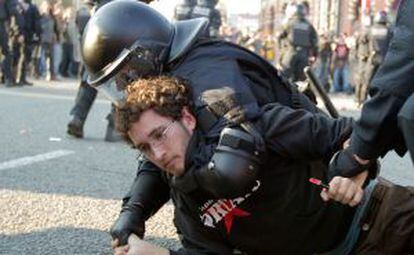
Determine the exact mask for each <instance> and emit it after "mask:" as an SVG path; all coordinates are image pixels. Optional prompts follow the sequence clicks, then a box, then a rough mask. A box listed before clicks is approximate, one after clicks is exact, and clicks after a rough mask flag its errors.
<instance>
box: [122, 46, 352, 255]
mask: <svg viewBox="0 0 414 255" xmlns="http://www.w3.org/2000/svg"><path fill="white" fill-rule="evenodd" d="M168 68H169V69H168V70H169V72H170V73H171V74H173V75H177V76H180V77H183V78H186V79H188V80H189V81H190V82H191V84H192V87H193V92H194V101H195V113H196V115H197V118H199V114H200V113H201V112H202V109H203V108H205V106H206V102H205V101H204V100H203V95H204V93H205V92H206V91H209V90H211V89H217V88H222V87H228V88H230V89H232V90H234V92H235V94H236V98H237V100H236V101H237V102H238V104H239V105H240V106H242V107H243V109H244V110H245V112H246V116H247V118H248V119H249V120H251V121H255V122H257V120H258V119H261V118H263V116H264V115H263V114H264V113H265V112H266V111H265V109H266V108H264V106H265V105H269V104H270V103H274V102H278V103H279V104H280V105H283V107H282V106H280V105H279V106H273V107H272V108H274V109H279V110H280V112H278V113H277V116H278V120H276V119H273V120H272V121H275V124H274V125H273V126H272V127H273V128H274V130H272V131H271V132H270V133H269V134H268V135H269V139H273V140H274V141H273V142H274V143H273V144H272V145H271V147H272V148H273V149H274V150H277V153H278V157H277V159H279V158H280V159H281V160H280V162H281V163H282V165H284V166H286V168H285V167H284V166H282V165H279V163H278V164H277V166H278V168H277V171H275V172H274V171H270V172H269V173H268V172H267V171H265V172H266V173H265V174H266V175H267V174H269V176H268V177H269V178H267V177H266V178H264V180H271V181H273V180H275V181H277V182H282V183H284V184H283V185H282V186H283V187H284V189H287V190H288V191H289V192H292V194H295V195H294V196H296V195H297V196H300V195H303V193H302V192H299V190H295V189H294V187H295V186H290V185H291V184H295V185H296V184H298V185H299V184H300V183H302V184H303V185H304V186H303V188H304V189H308V188H310V185H308V184H307V180H305V179H304V178H305V176H306V172H307V171H308V170H309V168H310V164H309V160H313V159H321V158H329V157H330V156H331V154H332V153H333V152H334V151H335V150H337V149H338V148H337V146H338V141H337V140H336V141H335V142H334V141H333V140H335V139H337V138H338V137H339V134H340V133H341V132H342V130H343V128H344V123H345V122H344V123H342V122H341V121H338V122H335V123H336V124H335V123H334V122H332V123H331V124H329V123H325V121H323V119H324V118H323V115H321V116H319V114H316V113H312V114H310V113H308V114H306V111H300V113H298V112H293V113H291V112H290V110H289V109H291V108H290V107H292V106H294V105H295V103H298V102H299V104H300V105H302V106H304V108H306V109H308V110H311V111H313V112H316V111H317V110H316V108H315V107H314V106H313V105H312V104H311V103H310V101H309V100H308V99H307V98H305V97H304V96H303V95H302V94H296V93H295V92H294V88H293V87H291V85H289V84H287V83H286V81H284V80H283V79H282V77H280V76H279V75H278V73H277V71H276V69H275V68H274V67H273V66H271V65H270V64H269V63H268V62H267V61H265V60H263V59H262V58H260V57H258V56H257V55H255V54H253V53H251V52H248V51H246V50H245V49H243V48H241V47H239V46H236V45H233V44H230V43H226V42H221V41H203V40H201V41H199V42H197V43H196V44H195V45H193V47H192V48H191V49H190V50H189V51H188V52H187V53H186V54H185V55H184V56H183V57H181V58H180V59H179V60H178V61H176V62H174V63H172V64H171V65H170V66H169V67H168ZM294 94H296V95H297V97H293V96H292V95H294ZM297 114H299V115H297ZM282 120H283V121H282ZM265 123H266V122H265ZM276 123H277V124H276ZM322 123H324V124H322ZM227 124H228V123H227V122H226V120H225V119H224V118H220V119H219V120H218V121H217V122H216V123H214V125H212V126H210V127H209V128H208V129H207V130H203V137H204V139H208V140H209V141H214V140H215V139H216V138H218V136H219V134H220V132H221V130H222V128H223V127H224V126H226V125H227ZM325 125H326V126H325ZM287 127H289V128H287ZM294 127H295V128H294ZM263 128H264V129H266V130H270V129H271V127H263ZM279 128H280V129H279ZM283 128H285V129H283ZM291 131H295V132H291ZM298 131H300V132H302V133H301V135H300V136H299V135H298V134H296V132H298ZM278 132H281V133H278ZM283 132H285V133H283ZM271 134H277V136H279V135H280V136H281V137H283V138H278V137H276V138H274V137H271ZM303 137H306V138H307V140H306V141H305V140H303V141H302V138H303ZM296 138H299V139H296ZM318 139H322V140H321V141H320V142H318V141H317V140H318ZM302 142H304V145H305V146H303V144H302ZM209 145H211V144H206V145H205V146H204V145H203V146H201V147H200V146H198V147H199V148H200V149H199V151H200V152H201V153H203V155H202V156H201V157H200V155H198V157H195V158H193V159H192V160H191V162H192V163H193V164H194V163H197V164H200V165H202V164H205V163H207V162H208V160H209V159H210V157H211V155H212V153H213V148H214V146H209ZM276 161H279V160H276ZM272 163H276V162H272ZM271 169H273V168H271ZM282 170H288V171H282ZM278 171H282V172H278ZM294 173H301V177H298V176H297V175H296V174H294ZM291 174H292V175H291ZM325 174H326V173H322V175H325ZM266 175H264V176H266ZM278 175H280V176H281V177H283V178H282V179H280V180H278V178H276V177H277V176H278ZM291 178H293V179H295V181H293V182H291V181H292V180H293V179H291ZM144 179H145V181H144ZM149 182H150V183H152V184H151V187H149V186H148V185H143V183H149ZM138 183H140V185H138ZM262 185H265V186H264V187H265V188H263V189H261V191H260V192H264V191H266V192H267V189H268V186H272V185H273V184H270V183H269V184H268V183H267V182H264V183H263V184H262ZM286 185H287V186H286ZM282 186H281V187H282ZM299 186H300V185H299ZM269 188H270V187H269ZM274 188H275V189H276V190H278V189H279V188H280V187H279V188H278V186H277V185H276V186H275V187H274ZM270 189H271V190H272V189H273V188H270ZM169 190H170V188H169V185H168V184H167V183H166V182H165V181H164V180H163V178H162V176H161V171H159V170H158V169H157V168H156V167H155V166H154V165H153V164H151V163H150V162H149V161H146V160H145V159H143V160H142V161H141V162H140V165H139V169H138V173H137V177H136V179H135V181H134V184H133V187H132V188H131V191H130V192H129V194H128V195H127V196H126V197H125V198H124V206H128V204H129V203H133V202H134V203H135V202H139V203H140V204H142V205H143V208H145V217H144V218H148V217H149V216H150V215H152V214H153V213H155V212H156V211H157V210H158V209H159V208H160V207H161V206H162V205H163V204H164V203H165V202H166V201H167V200H168V197H169V195H170V192H169ZM276 190H272V191H269V192H274V193H275V194H276ZM281 190H282V189H280V190H279V191H281ZM153 191H154V192H153ZM173 191H174V190H173ZM302 191H303V190H302ZM283 192H284V191H283ZM317 192H318V191H317ZM258 194H259V193H258ZM266 194H267V193H266ZM266 194H265V195H266ZM284 194H285V195H288V193H284ZM315 194H316V193H315ZM315 194H313V195H312V196H314V195H315ZM289 195H290V194H289ZM314 198H315V199H316V197H315V196H314ZM173 199H174V201H175V202H176V205H177V208H179V211H177V215H176V221H177V222H176V223H177V225H178V228H179V230H180V231H181V229H182V231H189V232H186V235H185V236H186V240H185V241H184V242H183V244H184V246H187V247H192V246H193V245H195V246H196V247H197V249H196V250H198V253H196V254H209V253H208V252H203V251H202V250H203V249H204V248H203V247H205V248H206V249H207V248H209V249H212V250H211V251H212V252H211V253H213V254H227V253H228V252H227V251H228V248H223V249H221V248H217V249H216V248H213V247H210V246H208V247H206V246H205V245H206V244H207V243H206V244H202V243H203V242H204V241H203V239H204V238H207V239H208V240H210V241H209V242H210V243H211V245H212V246H214V245H217V246H218V247H231V248H235V247H239V248H243V247H245V250H247V251H249V252H252V248H253V246H249V247H248V246H243V245H242V243H243V242H244V241H242V240H245V239H246V242H247V239H249V237H248V235H247V232H244V234H243V235H245V236H243V235H242V236H238V237H236V239H235V240H234V241H232V242H231V243H230V242H229V240H226V239H227V237H225V236H222V235H221V234H219V235H217V232H215V231H213V232H214V234H212V236H211V238H210V237H209V234H207V235H206V237H201V236H200V237H199V238H200V239H198V238H196V236H197V234H196V232H194V231H195V230H194V231H193V230H188V229H185V228H184V226H188V227H189V228H190V229H191V228H194V227H195V228H196V229H197V228H198V227H201V222H200V221H199V220H197V221H195V222H194V219H195V218H196V219H199V218H198V216H197V214H195V213H182V212H180V208H182V204H183V203H184V204H187V202H183V201H184V200H185V199H190V200H191V199H192V198H191V197H190V198H186V197H183V198H181V195H180V193H177V194H173ZM180 199H184V200H180ZM261 199H264V198H261ZM267 199H269V201H271V200H272V199H270V197H266V202H264V204H263V206H264V207H263V208H262V209H257V210H258V211H257V212H261V213H260V217H262V216H263V217H266V215H265V214H264V212H265V211H266V210H267V209H266V208H265V207H266V206H272V205H274V203H275V202H271V203H270V204H267V203H268V202H269V201H268V200H267ZM297 199H299V200H300V201H301V202H300V203H298V204H296V203H288V205H289V208H290V206H294V207H295V206H299V207H302V206H305V207H306V206H308V205H306V203H307V202H310V203H313V202H311V201H308V198H299V197H298V198H297ZM318 199H319V198H318ZM261 201H262V200H261ZM292 201H293V200H292ZM303 202H305V203H303ZM319 203H320V202H319ZM250 206H251V205H250ZM318 206H319V205H317V204H312V210H313V209H315V210H319V209H317V207H318ZM193 209H196V210H198V208H197V207H194V208H191V210H193ZM184 210H188V208H187V209H184ZM249 210H250V209H249ZM269 210H270V208H269ZM292 210H293V211H294V212H298V213H299V211H300V210H299V211H298V208H293V209H292ZM282 211H283V210H282ZM282 211H280V210H277V212H278V213H281V212H282ZM312 212H314V211H312ZM318 214H319V213H318ZM322 214H324V213H323V212H322ZM258 216H259V215H258ZM336 216H337V217H339V218H341V215H336ZM318 217H319V216H318ZM256 220H259V221H262V220H263V219H260V218H255V220H254V221H256ZM179 221H181V223H179ZM275 224H276V222H275V223H274V224H273V225H272V226H273V227H275V229H274V230H272V231H275V233H276V232H277V233H279V234H280V233H281V228H278V227H276V226H275ZM311 224H313V223H311ZM262 225H263V224H262ZM332 225H333V224H332ZM340 226H341V224H339V225H335V226H332V227H333V228H334V229H332V231H333V232H336V231H338V229H336V228H337V227H338V228H341V227H340ZM245 227H246V228H247V227H248V225H247V226H245ZM285 227H287V225H284V227H283V228H285ZM313 227H314V228H316V226H313ZM313 227H312V229H313ZM284 230H285V231H288V229H284ZM200 231H202V233H203V236H204V235H205V234H206V232H211V231H210V230H206V229H205V228H201V230H200ZM255 231H259V229H256V230H255ZM307 231H309V229H307V230H304V232H302V234H303V235H305V236H306V235H308V234H309V233H308V232H307ZM305 232H306V233H305ZM338 232H340V233H342V231H338ZM193 234H194V235H193ZM302 237H303V236H302ZM302 237H300V238H302ZM330 237H331V239H330V240H327V241H326V242H325V243H321V244H320V245H321V246H319V247H315V246H314V244H312V245H310V247H307V248H306V249H304V251H309V250H312V251H313V250H326V249H328V248H332V245H334V244H335V241H336V240H333V239H336V238H337V235H336V234H332V236H330ZM223 238H224V239H223ZM269 238H270V236H269ZM298 238H299V236H298ZM300 238H299V239H297V240H300ZM193 239H194V240H193ZM214 240H216V241H214ZM295 240H296V239H295ZM223 241H224V242H223ZM286 242H289V240H286V239H284V241H283V242H281V243H279V244H280V245H281V246H280V247H286V251H288V247H289V245H288V243H286ZM295 242H296V241H295ZM295 242H294V243H295ZM196 244H197V245H196ZM246 245H247V243H246ZM315 245H316V243H315ZM323 245H325V246H323ZM262 248H263V249H264V248H265V247H262ZM252 253H253V252H252ZM253 254H254V253H253ZM262 254H271V253H262Z"/></svg>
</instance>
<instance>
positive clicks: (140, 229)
mask: <svg viewBox="0 0 414 255" xmlns="http://www.w3.org/2000/svg"><path fill="white" fill-rule="evenodd" d="M169 198H170V189H169V186H168V184H167V183H166V182H165V181H164V179H162V176H161V171H160V170H159V169H158V168H156V166H155V165H153V164H152V163H151V162H149V161H148V160H145V159H140V161H139V164H138V173H137V176H136V178H135V180H134V183H133V185H132V186H131V189H130V191H129V192H128V194H127V195H126V197H124V199H123V205H122V210H121V213H120V215H119V217H118V219H117V220H116V221H115V223H114V224H113V225H112V227H111V230H110V233H111V236H112V238H113V239H118V240H119V245H125V244H127V243H128V237H129V235H130V234H131V233H134V234H136V235H137V236H139V237H140V238H143V236H144V233H145V221H146V220H147V219H148V218H149V217H150V216H152V215H153V214H155V213H156V212H157V211H158V210H159V209H160V208H161V207H162V206H163V205H164V204H165V203H166V202H167V201H168V200H169Z"/></svg>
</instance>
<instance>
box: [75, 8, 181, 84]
mask: <svg viewBox="0 0 414 255" xmlns="http://www.w3.org/2000/svg"><path fill="white" fill-rule="evenodd" d="M173 34H174V28H173V25H172V24H171V23H170V22H169V21H168V20H167V19H166V18H165V17H164V16H162V15H161V14H160V13H158V12H157V11H155V10H154V9H152V8H151V7H149V6H148V5H146V4H143V3H139V2H136V1H130V0H121V1H113V2H110V3H108V4H106V5H104V6H103V7H102V8H100V9H99V10H98V11H97V12H96V13H95V14H94V15H93V16H92V17H91V19H90V21H89V22H88V25H87V27H86V28H85V32H84V34H83V37H82V47H81V51H82V57H83V61H84V64H85V67H86V69H87V71H88V74H89V78H88V83H89V84H91V85H92V86H97V85H99V84H102V83H104V82H106V81H107V80H109V79H110V78H111V77H112V76H113V75H114V74H115V73H116V72H118V71H119V70H120V69H121V68H122V66H123V64H124V63H125V62H127V61H129V60H130V59H131V58H135V59H134V63H135V64H136V67H137V68H136V71H137V72H138V73H140V75H142V76H145V75H148V74H151V73H159V72H160V70H161V69H162V66H163V63H164V62H165V61H166V59H167V57H168V51H169V48H170V45H171V43H172V38H173Z"/></svg>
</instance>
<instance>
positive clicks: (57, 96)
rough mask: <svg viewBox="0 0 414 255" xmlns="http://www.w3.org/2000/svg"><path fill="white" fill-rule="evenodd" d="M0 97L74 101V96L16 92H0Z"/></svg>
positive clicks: (103, 101) (97, 101) (104, 101)
mask: <svg viewBox="0 0 414 255" xmlns="http://www.w3.org/2000/svg"><path fill="white" fill-rule="evenodd" d="M0 95H11V96H24V97H31V98H48V99H60V100H71V101H73V100H74V96H59V95H51V94H45V93H32V92H16V91H7V90H0ZM95 103H98V104H109V103H110V102H109V101H108V100H104V99H96V100H95Z"/></svg>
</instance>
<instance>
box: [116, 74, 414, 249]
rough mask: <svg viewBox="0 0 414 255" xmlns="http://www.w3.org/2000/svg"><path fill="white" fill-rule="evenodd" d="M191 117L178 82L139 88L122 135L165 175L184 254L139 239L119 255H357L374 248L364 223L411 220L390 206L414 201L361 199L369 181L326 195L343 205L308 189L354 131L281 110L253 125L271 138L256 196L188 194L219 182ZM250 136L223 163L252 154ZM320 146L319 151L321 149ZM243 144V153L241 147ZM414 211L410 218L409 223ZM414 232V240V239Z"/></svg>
mask: <svg viewBox="0 0 414 255" xmlns="http://www.w3.org/2000/svg"><path fill="white" fill-rule="evenodd" d="M192 108H193V107H192V94H191V89H190V86H188V84H187V82H186V81H184V80H181V79H178V78H174V77H165V76H162V77H158V78H150V79H140V80H138V81H136V82H134V83H132V84H131V85H129V86H128V87H127V99H126V104H125V107H124V108H122V109H119V110H118V111H117V113H116V123H117V127H118V130H119V131H120V132H121V133H122V134H123V136H124V138H125V139H126V140H127V141H128V142H129V143H130V144H132V145H133V146H134V147H135V148H137V149H138V150H139V153H141V154H142V155H143V156H145V157H146V158H147V159H148V160H149V161H150V162H152V163H153V164H155V165H156V166H158V167H159V168H160V169H161V170H162V171H163V174H162V177H161V179H160V180H159V184H158V189H157V190H154V192H156V193H157V194H152V195H150V196H151V199H153V200H162V201H163V202H166V201H167V199H169V198H171V199H172V201H173V203H174V205H175V220H174V223H175V225H176V227H177V229H178V230H179V232H180V234H181V236H182V240H181V241H182V244H183V248H182V249H180V250H178V251H169V250H167V249H164V248H161V247H157V246H155V245H153V244H151V243H148V242H147V241H144V240H140V239H139V238H138V237H137V236H136V235H135V234H131V235H130V236H129V239H128V244H127V245H125V246H118V243H117V242H118V241H115V242H114V243H113V247H114V251H115V253H116V254H140V255H142V254H234V252H235V251H238V252H242V254H275V253H278V254H315V253H322V252H329V251H333V250H334V251H333V253H332V254H349V253H350V252H351V251H352V250H356V249H358V248H360V247H363V246H364V244H366V242H364V241H363V239H362V238H363V237H364V236H365V235H364V233H362V234H359V231H360V228H361V226H360V224H359V223H364V222H366V221H368V222H369V223H370V224H371V223H372V226H373V227H378V223H377V224H375V223H376V222H381V221H382V220H383V219H384V218H387V217H389V218H393V219H395V220H396V222H403V221H404V220H405V217H403V216H402V215H400V214H396V213H395V212H394V213H393V212H388V211H386V210H384V207H383V206H390V205H392V206H395V207H396V208H401V206H407V207H409V208H414V202H413V198H412V197H413V193H412V192H410V191H409V190H408V189H405V188H402V187H397V186H393V185H391V184H389V185H388V186H386V185H385V184H384V183H383V182H382V181H380V183H379V184H377V182H376V181H374V182H371V183H369V181H367V183H369V185H368V186H367V187H366V188H365V198H364V199H362V197H363V194H364V191H363V189H362V186H363V184H364V183H365V181H366V177H367V175H366V172H364V173H363V174H360V175H358V176H357V177H354V178H344V177H340V176H336V177H333V178H332V180H331V181H330V183H329V185H330V187H329V190H327V191H325V193H324V194H325V195H327V196H328V197H329V198H331V199H333V200H336V201H338V202H340V203H336V202H328V201H327V199H323V198H322V197H321V196H320V192H321V189H320V188H318V187H317V186H312V184H310V183H309V182H308V180H309V178H311V177H319V178H322V179H326V177H327V175H328V173H327V172H320V169H322V168H318V169H312V167H311V162H312V161H314V160H317V159H323V158H328V157H330V156H331V155H332V154H333V153H334V152H335V151H336V148H337V147H338V146H341V143H342V142H341V141H342V139H340V136H341V134H342V133H343V130H344V129H345V128H346V127H347V126H349V124H350V121H349V120H347V119H346V118H340V119H336V120H334V119H330V118H328V117H326V116H325V115H322V114H311V113H309V112H307V111H304V110H293V109H291V108H289V107H286V106H282V105H280V104H270V105H267V106H264V107H263V114H262V115H261V117H260V118H259V119H257V120H256V121H255V122H254V123H253V126H254V127H255V128H257V130H258V132H260V133H261V134H262V135H263V138H264V141H265V144H266V146H265V147H266V152H267V153H266V156H265V157H261V161H260V163H258V165H259V168H260V171H259V173H258V175H257V176H256V178H255V180H254V182H253V183H252V185H251V187H250V189H249V191H248V192H246V193H245V194H243V195H241V196H239V197H235V198H215V197H212V196H211V195H210V194H209V193H208V192H206V190H202V189H195V190H191V191H190V192H188V190H186V188H187V187H183V185H180V180H183V179H185V178H186V177H188V176H195V178H203V177H205V178H210V176H208V175H206V176H201V177H200V175H199V172H200V171H203V169H200V168H199V167H197V165H203V164H204V163H205V162H200V158H204V157H200V154H203V150H204V149H205V148H207V147H208V146H207V147H206V146H205V144H206V140H208V138H206V137H205V135H204V133H203V131H202V130H200V128H199V127H198V120H197V118H196V117H195V115H194V114H193V111H192ZM240 133H242V134H240ZM248 133H249V132H248V131H247V130H245V129H244V128H243V127H242V128H240V127H238V128H236V129H233V130H230V131H225V132H224V134H222V136H221V137H220V140H219V141H214V142H213V143H214V144H215V145H216V147H215V151H216V153H215V155H217V154H220V153H228V154H232V156H233V159H234V161H232V162H231V163H232V164H234V165H237V164H238V162H237V161H243V160H244V157H245V155H247V154H245V153H244V151H245V150H249V148H250V147H249V139H248V138H249V134H248ZM315 140H319V144H320V146H312V145H313V144H314V142H315ZM229 141H230V142H229ZM240 144H243V145H242V146H240V147H237V146H238V145H240ZM291 145H294V146H291ZM217 151H219V152H220V153H218V152H217ZM216 160H217V161H211V162H214V163H216V164H219V163H220V162H219V161H220V158H216ZM251 162H253V161H251ZM235 168H238V167H235ZM238 169H240V168H238ZM144 171H145V170H144ZM210 171H213V170H210ZM141 185H142V184H141ZM162 193H164V195H162ZM379 194H385V195H384V197H385V199H384V201H385V202H384V203H381V202H378V196H379ZM146 195H147V196H148V194H146ZM396 197H398V199H396ZM325 198H326V197H325ZM381 199H382V198H381ZM361 201H362V202H361ZM381 201H382V200H381ZM374 202H375V203H376V204H375V205H372V203H374ZM357 204H358V206H356V205H357ZM135 206H136V207H138V208H140V210H142V211H144V210H147V211H148V210H150V211H151V212H150V213H147V214H146V216H145V218H146V219H147V218H148V217H150V216H151V215H152V214H154V213H155V211H156V209H155V210H154V209H153V208H148V207H147V206H146V205H145V206H144V205H143V204H138V205H135ZM376 206H379V207H376ZM375 208H377V209H375ZM378 208H381V210H380V209H378ZM397 211H398V210H397ZM413 211H414V210H411V212H409V213H408V214H409V215H411V216H410V217H412V215H413ZM400 212H401V211H400ZM367 215H368V216H367ZM376 216H378V217H376ZM141 217H142V216H141ZM371 221H373V222H371ZM411 225H412V224H408V225H407V226H406V230H407V231H411V233H412V232H413V229H414V228H413V226H411ZM370 226H371V225H370ZM141 227H142V228H143V226H141ZM365 230H367V229H365ZM387 231H389V232H385V231H378V236H380V237H381V236H382V237H383V236H385V235H390V236H392V237H395V236H398V235H397V233H398V230H397V229H396V228H391V229H390V230H387ZM365 232H366V231H365ZM357 241H358V242H359V243H358V245H357V244H356V242H357ZM371 241H372V240H371ZM407 241H409V240H408V239H407ZM413 248H414V246H413V245H412V243H411V244H410V243H409V242H408V243H407V245H406V247H404V249H403V250H398V251H397V250H393V249H392V248H391V249H389V248H383V249H380V250H376V251H386V253H384V254H400V253H399V252H403V251H412V249H413ZM371 249H373V248H372V247H371ZM239 254H240V253H239ZM377 254H381V253H377Z"/></svg>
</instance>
